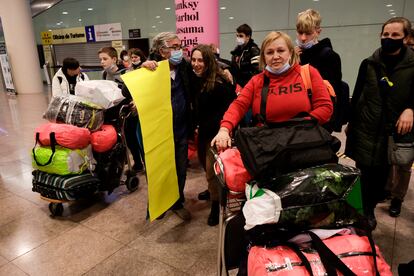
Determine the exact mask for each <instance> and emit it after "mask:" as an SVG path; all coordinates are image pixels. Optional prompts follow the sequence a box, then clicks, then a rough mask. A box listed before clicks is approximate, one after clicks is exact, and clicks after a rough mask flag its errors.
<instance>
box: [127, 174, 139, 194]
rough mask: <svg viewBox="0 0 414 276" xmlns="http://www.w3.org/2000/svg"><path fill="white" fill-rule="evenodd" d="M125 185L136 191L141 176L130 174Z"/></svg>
mask: <svg viewBox="0 0 414 276" xmlns="http://www.w3.org/2000/svg"><path fill="white" fill-rule="evenodd" d="M125 185H126V186H127V189H128V190H129V191H130V192H134V191H136V190H137V189H138V185H139V178H138V177H136V176H130V177H128V178H127V180H126V181H125Z"/></svg>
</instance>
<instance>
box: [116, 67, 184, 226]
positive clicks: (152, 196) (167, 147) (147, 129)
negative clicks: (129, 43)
mask: <svg viewBox="0 0 414 276" xmlns="http://www.w3.org/2000/svg"><path fill="white" fill-rule="evenodd" d="M122 79H123V81H124V82H125V85H126V86H127V87H128V89H129V91H130V92H131V95H132V98H133V100H134V103H135V105H136V106H137V110H138V114H139V121H140V124H141V131H142V139H143V144H144V152H145V167H146V173H147V181H148V205H149V214H150V220H151V221H153V220H154V219H156V218H157V217H159V216H160V215H161V214H163V213H164V212H165V211H167V210H168V209H169V208H170V207H171V206H172V205H173V204H174V203H175V202H176V201H177V200H178V198H179V192H178V180H177V172H176V168H175V151H174V135H173V123H172V122H173V119H172V106H171V81H170V69H169V65H168V61H161V62H159V63H158V68H157V70H155V71H150V70H147V69H144V68H141V69H138V70H134V71H132V72H129V73H126V74H124V75H122Z"/></svg>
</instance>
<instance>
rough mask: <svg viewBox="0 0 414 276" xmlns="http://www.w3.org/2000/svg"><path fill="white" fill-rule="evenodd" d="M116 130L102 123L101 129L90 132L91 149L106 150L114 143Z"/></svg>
mask: <svg viewBox="0 0 414 276" xmlns="http://www.w3.org/2000/svg"><path fill="white" fill-rule="evenodd" d="M116 140H117V134H116V130H115V128H114V127H113V126H112V125H102V126H101V129H100V130H98V131H95V132H92V134H91V145H92V149H93V150H94V151H96V152H106V151H108V150H110V149H112V147H113V146H114V145H115V143H116Z"/></svg>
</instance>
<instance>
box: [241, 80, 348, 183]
mask: <svg viewBox="0 0 414 276" xmlns="http://www.w3.org/2000/svg"><path fill="white" fill-rule="evenodd" d="M268 89H269V79H268V78H267V77H266V76H265V78H264V84H263V89H262V97H261V104H260V115H259V121H261V122H263V123H264V125H263V126H256V127H247V128H241V129H239V130H238V131H237V133H236V135H235V141H236V145H237V148H238V149H239V151H240V154H241V157H242V160H243V163H244V165H245V167H246V169H247V171H248V172H249V173H250V175H251V176H252V177H253V178H254V179H255V180H256V181H257V182H259V183H260V182H266V181H267V180H269V179H271V178H273V177H276V176H279V175H282V174H284V173H288V172H292V171H295V170H297V169H303V168H308V167H312V166H316V165H322V164H326V163H337V162H338V157H337V156H336V151H337V150H339V147H340V144H341V143H340V141H339V140H338V139H337V138H336V137H334V136H332V135H331V134H330V133H329V132H328V131H327V130H325V129H324V128H323V127H322V126H320V125H319V124H318V123H317V121H316V120H314V119H305V118H294V119H291V120H289V121H286V122H282V123H273V124H269V123H266V117H265V116H266V114H265V113H266V100H267V94H268ZM259 186H260V184H259Z"/></svg>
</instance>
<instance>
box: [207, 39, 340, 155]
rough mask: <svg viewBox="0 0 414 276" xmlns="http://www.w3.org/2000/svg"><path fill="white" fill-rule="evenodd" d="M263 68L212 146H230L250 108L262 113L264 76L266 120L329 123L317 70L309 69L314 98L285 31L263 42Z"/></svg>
mask: <svg viewBox="0 0 414 276" xmlns="http://www.w3.org/2000/svg"><path fill="white" fill-rule="evenodd" d="M261 49H262V50H261V52H260V67H261V68H264V70H263V72H261V73H260V74H258V75H255V76H254V77H253V78H252V79H251V80H250V81H249V82H248V83H247V84H246V86H245V87H244V88H243V90H242V91H241V93H240V95H239V96H238V97H237V99H235V100H234V101H233V103H232V104H231V105H230V107H229V108H228V110H227V111H226V113H225V114H224V117H223V120H222V121H221V124H220V130H219V132H218V133H217V135H216V136H215V137H214V138H213V140H212V142H211V146H215V147H216V148H217V150H219V151H221V150H225V149H226V148H227V147H230V146H231V137H230V135H231V134H232V132H233V130H234V128H235V127H236V126H237V124H238V123H239V122H240V120H241V119H242V118H243V116H244V115H245V113H246V112H247V111H248V109H249V108H251V109H252V112H253V116H254V117H257V116H258V115H259V114H260V104H261V93H262V88H263V83H264V79H265V77H267V78H268V79H269V90H268V91H269V92H268V96H267V106H266V121H267V122H270V123H276V122H283V121H287V120H289V119H292V118H294V117H297V116H302V115H303V114H307V115H306V116H310V117H313V118H314V119H316V120H317V121H318V123H319V124H324V123H326V122H327V121H328V120H329V119H330V117H331V115H332V111H333V105H332V101H331V99H330V96H329V93H328V90H327V89H326V86H325V84H324V83H323V80H322V77H321V75H320V74H319V72H318V70H316V69H315V68H314V67H312V66H309V71H310V75H311V80H312V97H311V99H310V98H309V95H308V93H307V91H306V89H305V84H304V82H303V80H302V77H301V73H300V72H301V67H300V65H299V63H298V56H297V54H296V52H295V50H294V45H293V43H292V40H291V38H290V37H289V36H288V35H287V34H286V33H284V32H270V33H269V34H268V35H267V36H266V37H265V39H264V40H263V43H262V47H261Z"/></svg>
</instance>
